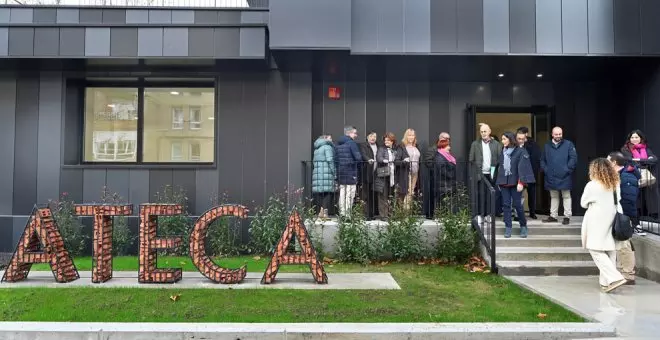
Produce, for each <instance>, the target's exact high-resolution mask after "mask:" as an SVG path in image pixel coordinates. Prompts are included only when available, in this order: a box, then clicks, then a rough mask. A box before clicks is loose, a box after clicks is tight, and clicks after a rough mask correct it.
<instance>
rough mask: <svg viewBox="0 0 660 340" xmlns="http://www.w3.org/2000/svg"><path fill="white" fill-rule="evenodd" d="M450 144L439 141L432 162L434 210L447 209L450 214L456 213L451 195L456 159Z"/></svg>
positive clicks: (453, 190) (453, 185)
mask: <svg viewBox="0 0 660 340" xmlns="http://www.w3.org/2000/svg"><path fill="white" fill-rule="evenodd" d="M450 150H451V142H450V140H449V139H448V138H447V139H440V140H439V141H438V144H437V148H436V152H435V157H434V160H433V166H434V171H433V172H434V173H435V176H436V178H435V187H434V194H435V195H434V196H435V199H436V202H435V207H436V209H438V208H441V209H448V210H445V211H450V212H452V213H454V212H456V211H457V208H458V207H457V206H456V204H457V202H455V200H453V199H452V198H453V196H452V194H453V193H454V192H455V191H456V158H455V157H454V155H452V153H451V151H450Z"/></svg>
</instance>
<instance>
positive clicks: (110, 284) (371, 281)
mask: <svg viewBox="0 0 660 340" xmlns="http://www.w3.org/2000/svg"><path fill="white" fill-rule="evenodd" d="M3 274H4V271H0V277H2V275H3ZM79 274H80V279H78V280H76V281H73V282H69V283H57V282H55V279H54V278H53V273H51V272H49V271H31V272H30V275H28V277H27V279H25V280H24V281H20V282H13V283H9V282H3V283H0V289H2V288H17V287H44V288H75V287H98V288H120V287H130V288H177V289H190V288H211V289H326V290H327V289H401V287H399V284H398V283H397V282H396V281H395V280H394V278H393V277H392V275H390V273H329V274H328V284H317V283H315V282H314V279H313V278H312V274H311V273H278V274H277V277H276V278H275V283H273V284H268V285H263V284H261V277H262V276H263V274H262V273H248V274H247V277H246V278H245V280H243V282H242V283H239V284H217V283H213V282H212V281H211V280H209V279H207V278H206V277H204V276H203V275H202V274H200V273H198V272H183V278H182V279H181V281H179V282H177V283H173V284H168V283H163V284H140V283H138V279H137V274H138V273H137V271H135V272H132V271H131V272H125V271H120V272H117V271H116V272H114V273H113V278H112V279H111V280H110V281H107V282H105V283H92V279H91V278H92V273H91V272H89V271H81V272H79Z"/></svg>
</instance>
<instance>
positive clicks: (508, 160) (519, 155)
mask: <svg viewBox="0 0 660 340" xmlns="http://www.w3.org/2000/svg"><path fill="white" fill-rule="evenodd" d="M502 145H503V146H504V149H503V150H502V152H501V153H500V157H499V162H498V164H499V165H498V168H497V177H496V178H497V179H496V181H495V183H496V184H497V186H498V187H499V188H500V192H501V193H502V212H503V215H504V226H505V230H504V237H506V238H509V237H511V228H512V225H511V223H512V222H511V205H512V204H513V206H514V207H515V209H516V212H517V213H518V218H519V222H520V237H523V238H525V237H527V219H526V218H525V213H524V212H523V207H522V200H521V198H522V191H523V189H524V188H525V186H527V185H529V184H533V183H536V180H535V179H534V173H533V171H532V164H531V162H530V161H529V154H527V151H526V150H525V149H524V148H520V147H518V146H517V144H516V137H515V135H514V134H513V132H505V133H504V134H503V135H502Z"/></svg>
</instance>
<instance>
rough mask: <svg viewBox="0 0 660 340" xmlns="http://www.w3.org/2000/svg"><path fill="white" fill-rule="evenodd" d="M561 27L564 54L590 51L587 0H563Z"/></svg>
mask: <svg viewBox="0 0 660 340" xmlns="http://www.w3.org/2000/svg"><path fill="white" fill-rule="evenodd" d="M561 27H562V43H563V45H562V47H563V51H564V54H585V53H587V52H589V33H588V27H587V0H562V2H561Z"/></svg>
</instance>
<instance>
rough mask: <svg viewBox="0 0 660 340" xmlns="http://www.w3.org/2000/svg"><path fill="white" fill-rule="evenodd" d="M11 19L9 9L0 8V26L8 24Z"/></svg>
mask: <svg viewBox="0 0 660 340" xmlns="http://www.w3.org/2000/svg"><path fill="white" fill-rule="evenodd" d="M10 18H11V10H10V9H9V8H0V24H8V23H9V21H10Z"/></svg>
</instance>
